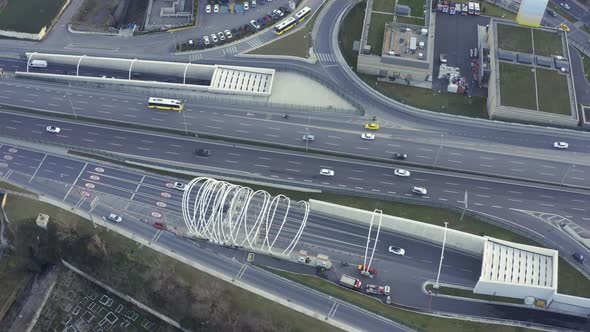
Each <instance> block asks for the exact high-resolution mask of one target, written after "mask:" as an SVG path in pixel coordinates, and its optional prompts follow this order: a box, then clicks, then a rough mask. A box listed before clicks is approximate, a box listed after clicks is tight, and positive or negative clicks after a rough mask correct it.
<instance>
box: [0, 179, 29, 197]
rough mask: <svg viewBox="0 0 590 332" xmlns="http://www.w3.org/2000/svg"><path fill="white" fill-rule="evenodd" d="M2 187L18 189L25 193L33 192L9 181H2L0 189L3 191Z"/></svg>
mask: <svg viewBox="0 0 590 332" xmlns="http://www.w3.org/2000/svg"><path fill="white" fill-rule="evenodd" d="M2 189H6V190H12V191H18V192H21V193H25V194H32V193H31V192H30V191H27V190H24V189H22V188H21V187H17V186H15V185H12V184H10V183H8V182H4V181H0V191H2Z"/></svg>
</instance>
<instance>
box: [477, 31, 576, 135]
mask: <svg viewBox="0 0 590 332" xmlns="http://www.w3.org/2000/svg"><path fill="white" fill-rule="evenodd" d="M484 31H485V33H480V34H479V37H480V41H479V42H478V44H479V47H480V52H479V53H480V54H484V55H486V59H484V60H485V61H484V62H486V63H488V64H489V67H488V66H486V70H488V71H489V79H488V82H487V83H488V101H487V109H488V115H489V117H490V119H499V120H503V121H510V122H522V123H531V124H540V125H549V126H558V127H572V128H573V127H577V126H578V124H579V118H580V117H579V115H578V110H577V106H576V105H577V101H576V95H575V86H574V80H573V77H572V75H571V73H570V63H569V58H570V54H569V48H568V41H567V34H566V33H565V32H564V31H561V30H556V29H553V28H531V27H523V26H519V25H517V24H514V23H510V22H506V21H502V20H496V19H492V20H491V21H490V25H489V26H487V27H486V29H485V30H484Z"/></svg>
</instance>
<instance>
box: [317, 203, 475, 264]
mask: <svg viewBox="0 0 590 332" xmlns="http://www.w3.org/2000/svg"><path fill="white" fill-rule="evenodd" d="M309 204H310V208H311V211H312V212H315V213H320V214H324V215H329V216H334V217H337V218H340V219H346V220H349V221H352V222H356V223H360V224H366V225H369V224H370V222H371V218H372V215H373V212H371V211H365V210H361V209H356V208H351V207H348V206H342V205H338V204H332V203H327V202H322V201H318V200H315V199H310V200H309ZM377 220H378V219H375V221H377ZM375 225H376V224H375ZM381 229H384V230H388V231H392V232H395V233H398V234H402V235H407V236H409V237H412V238H416V239H419V240H424V241H428V242H432V243H436V244H442V241H443V236H444V227H441V226H436V225H431V224H427V223H423V222H420V221H415V220H411V219H406V218H400V217H395V216H389V215H385V214H384V215H383V220H382V223H381ZM484 243H485V239H484V238H483V237H481V236H477V235H473V234H468V233H464V232H460V231H457V230H454V229H447V239H446V246H447V247H449V248H452V249H456V250H459V251H462V252H466V253H469V254H472V255H476V256H481V255H482V254H483V247H484Z"/></svg>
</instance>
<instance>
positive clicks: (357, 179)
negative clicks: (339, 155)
mask: <svg viewBox="0 0 590 332" xmlns="http://www.w3.org/2000/svg"><path fill="white" fill-rule="evenodd" d="M347 179H350V180H356V181H363V179H359V178H350V177H349V178H347Z"/></svg>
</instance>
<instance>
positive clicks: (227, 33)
mask: <svg viewBox="0 0 590 332" xmlns="http://www.w3.org/2000/svg"><path fill="white" fill-rule="evenodd" d="M224 32H225V36H226V37H227V39H232V37H233V35H232V34H231V32H230V31H229V30H225V31H224Z"/></svg>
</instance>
